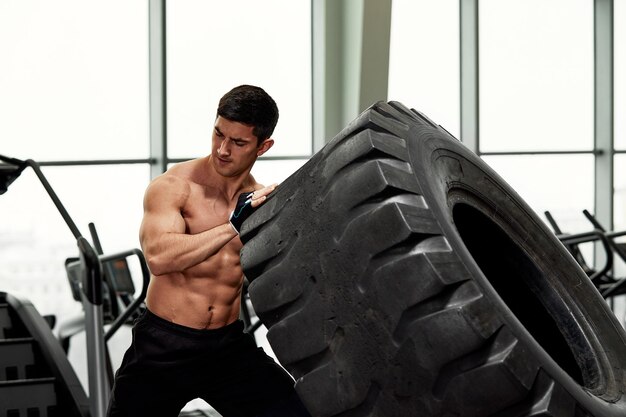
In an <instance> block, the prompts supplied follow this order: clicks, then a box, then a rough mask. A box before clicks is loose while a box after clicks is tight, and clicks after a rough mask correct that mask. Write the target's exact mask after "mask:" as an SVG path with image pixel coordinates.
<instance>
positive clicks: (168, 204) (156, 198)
mask: <svg viewBox="0 0 626 417" xmlns="http://www.w3.org/2000/svg"><path fill="white" fill-rule="evenodd" d="M183 204H184V196H182V195H181V194H180V191H178V190H172V187H165V186H163V185H159V184H156V185H152V186H151V187H150V188H148V190H147V191H146V196H145V198H144V215H143V220H142V223H141V229H140V238H141V241H142V244H143V243H144V240H152V239H158V238H159V237H160V236H161V235H163V234H165V233H185V229H186V226H185V219H184V218H183V215H182V214H181V211H182V206H183Z"/></svg>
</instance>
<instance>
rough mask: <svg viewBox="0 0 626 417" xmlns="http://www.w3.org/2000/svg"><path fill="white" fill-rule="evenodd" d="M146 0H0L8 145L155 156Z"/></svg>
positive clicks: (40, 154)
mask: <svg viewBox="0 0 626 417" xmlns="http://www.w3.org/2000/svg"><path fill="white" fill-rule="evenodd" d="M147 23H148V7H147V2H146V1H125V0H113V1H107V2H105V3H96V2H85V1H81V0H59V1H43V0H42V1H35V0H28V1H2V2H0V59H1V60H2V67H1V68H0V74H1V76H0V137H1V138H2V150H1V151H2V153H3V154H6V155H10V156H14V157H17V158H32V159H35V160H46V161H51V160H75V159H113V158H115V159H120V158H147V157H148V152H149V151H148V143H149V142H148V141H147V137H148V128H149V123H148V79H147V76H148V24H147Z"/></svg>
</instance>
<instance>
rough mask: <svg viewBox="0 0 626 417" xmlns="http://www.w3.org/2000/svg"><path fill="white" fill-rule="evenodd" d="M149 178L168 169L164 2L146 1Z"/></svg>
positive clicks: (159, 0)
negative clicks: (147, 13)
mask: <svg viewBox="0 0 626 417" xmlns="http://www.w3.org/2000/svg"><path fill="white" fill-rule="evenodd" d="M149 1H150V4H149V50H150V69H149V71H150V159H151V160H152V161H154V162H153V163H152V164H151V165H150V177H151V178H154V177H156V176H158V175H160V174H162V173H163V172H165V170H166V169H167V99H166V92H167V89H166V86H167V84H166V53H165V52H166V44H165V0H149Z"/></svg>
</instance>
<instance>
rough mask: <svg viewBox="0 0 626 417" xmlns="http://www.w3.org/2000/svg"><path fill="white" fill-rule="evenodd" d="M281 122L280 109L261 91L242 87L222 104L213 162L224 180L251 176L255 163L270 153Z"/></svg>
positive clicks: (224, 98)
mask: <svg viewBox="0 0 626 417" xmlns="http://www.w3.org/2000/svg"><path fill="white" fill-rule="evenodd" d="M277 121H278V108H277V107H276V103H275V102H274V100H273V99H272V98H271V97H270V96H269V95H268V94H267V93H266V92H265V91H263V89H262V88H259V87H254V86H251V85H241V86H239V87H235V88H233V89H232V90H230V91H229V92H228V93H226V94H225V95H224V96H223V97H222V99H221V100H220V102H219V106H218V109H217V117H216V118H215V125H214V127H213V139H212V151H211V155H212V158H211V161H212V164H213V167H214V168H215V170H216V171H217V172H218V173H219V174H220V175H222V176H224V177H235V176H239V175H242V174H245V173H246V172H249V171H250V169H251V168H252V165H254V163H255V161H256V159H257V158H258V157H259V156H261V155H263V154H264V153H265V152H267V151H268V150H269V149H270V148H271V147H272V146H273V145H274V140H273V139H272V138H271V137H270V136H271V135H272V133H273V132H274V128H275V127H276V122H277Z"/></svg>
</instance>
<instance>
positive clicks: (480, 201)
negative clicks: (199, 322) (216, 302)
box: [242, 102, 626, 417]
mask: <svg viewBox="0 0 626 417" xmlns="http://www.w3.org/2000/svg"><path fill="white" fill-rule="evenodd" d="M242 239H243V240H244V242H246V243H245V245H244V248H243V250H242V263H243V266H244V272H245V274H246V276H247V278H248V279H249V281H250V282H251V284H250V287H249V291H250V297H251V300H252V303H253V306H254V309H255V311H256V313H257V314H258V315H259V317H260V318H261V320H262V322H263V323H264V324H265V325H266V326H267V327H268V328H269V332H268V340H269V342H270V344H271V345H272V348H273V350H274V352H275V353H276V355H277V357H278V359H279V360H280V362H281V363H282V364H283V366H285V367H286V369H287V370H289V371H290V372H291V373H292V375H293V376H294V377H295V378H296V389H297V392H298V393H299V395H300V396H301V398H302V400H303V401H304V403H305V404H306V406H307V408H308V409H309V410H310V412H311V413H312V414H313V415H314V416H459V417H471V416H500V417H502V416H559V417H560V416H563V417H571V416H576V417H580V416H595V417H609V416H622V417H623V416H624V415H626V401H625V398H624V391H625V389H626V383H625V374H626V371H625V370H626V335H625V333H624V331H623V329H622V328H621V327H620V325H619V324H618V322H617V320H616V319H615V316H614V315H613V313H612V312H611V311H610V309H608V307H607V305H606V303H605V302H604V300H603V299H602V297H601V296H600V295H599V294H598V292H597V291H596V289H595V288H594V287H593V285H592V284H591V283H590V281H589V280H588V278H587V276H586V275H585V274H584V272H583V271H582V270H581V269H580V267H579V266H578V265H577V264H576V262H575V261H574V260H573V258H572V257H571V256H570V255H569V254H568V252H567V251H566V250H565V249H564V247H563V246H562V244H561V243H560V242H559V241H558V239H556V237H555V236H554V234H553V233H552V232H551V231H550V230H549V229H548V228H547V227H546V226H545V225H544V224H543V222H542V221H541V220H540V219H539V217H538V216H537V215H536V214H534V212H533V211H532V210H531V209H530V208H529V207H528V206H527V204H525V203H524V201H523V200H522V199H521V198H520V197H519V196H518V195H517V194H516V193H515V191H514V190H512V189H511V188H510V187H509V186H508V185H507V184H506V183H505V182H504V181H503V180H502V179H501V178H500V177H499V176H498V175H497V174H496V173H495V172H494V171H493V170H491V169H490V168H489V167H488V166H487V165H486V164H485V163H484V162H483V161H482V160H481V159H480V158H478V157H477V156H476V155H474V154H473V153H472V152H470V151H468V150H467V149H466V148H465V147H464V146H463V145H462V144H461V143H460V142H458V141H457V140H456V139H454V138H453V137H452V136H450V135H449V134H448V133H447V132H446V131H445V130H443V129H442V128H441V127H439V126H437V125H436V124H434V123H433V122H432V121H430V120H429V119H427V118H426V117H425V116H423V115H421V114H420V113H418V112H416V111H414V110H409V109H407V108H405V107H404V106H402V105H401V104H399V103H395V102H389V103H383V102H381V103H377V104H376V105H374V106H372V107H371V108H370V109H368V110H366V111H365V112H364V113H362V114H361V115H360V116H359V117H358V118H357V119H356V120H355V121H354V122H352V123H351V124H350V125H349V126H348V127H346V128H345V129H344V130H343V131H342V132H341V133H340V134H339V135H338V136H337V137H336V138H334V139H333V140H332V141H331V142H330V143H329V144H327V145H326V147H325V148H324V149H322V150H321V151H320V152H318V153H317V154H316V155H314V156H313V157H312V158H311V160H310V161H309V162H308V163H307V164H305V165H304V166H303V167H302V168H301V169H300V170H299V171H297V172H296V173H294V174H293V175H292V176H291V177H289V178H288V179H287V180H286V181H285V182H283V183H282V184H281V185H280V186H279V188H278V189H277V191H276V192H275V194H274V195H273V196H272V197H271V198H270V199H268V201H267V202H266V204H265V205H263V206H262V207H261V208H260V209H259V210H258V211H257V212H256V213H255V215H253V216H252V217H250V218H249V220H248V222H247V223H246V224H245V225H244V228H243V234H242Z"/></svg>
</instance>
